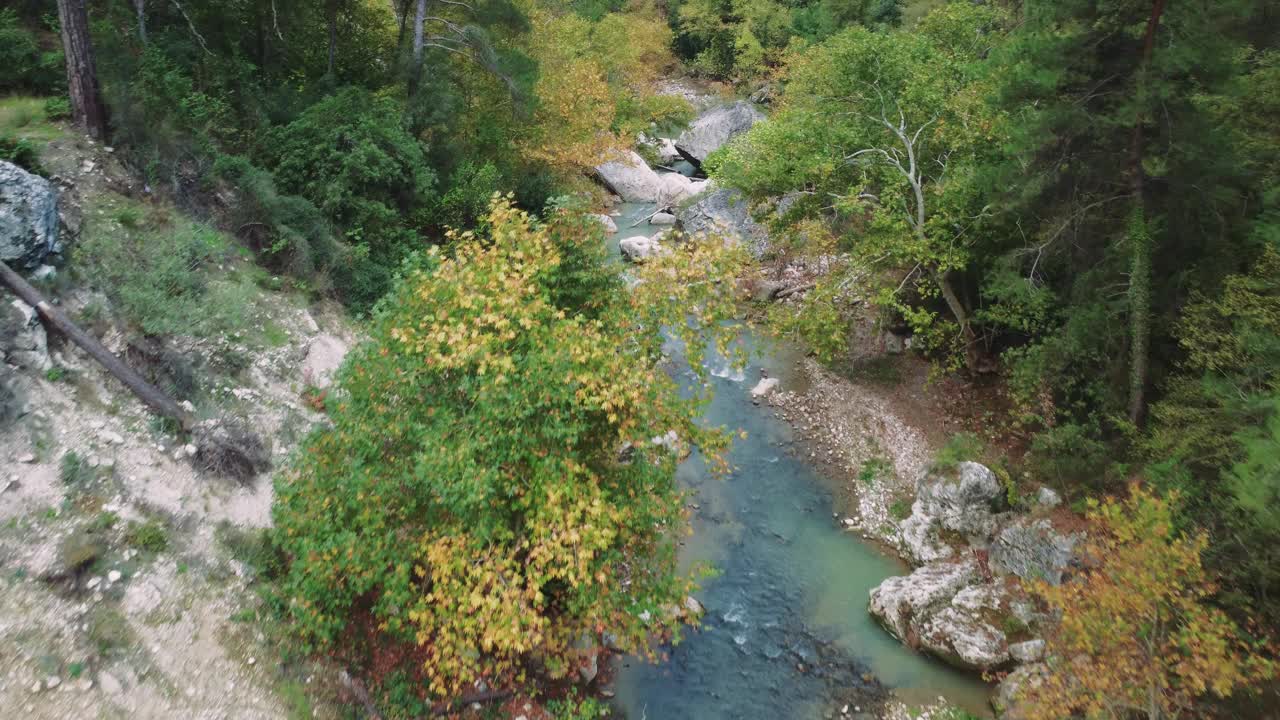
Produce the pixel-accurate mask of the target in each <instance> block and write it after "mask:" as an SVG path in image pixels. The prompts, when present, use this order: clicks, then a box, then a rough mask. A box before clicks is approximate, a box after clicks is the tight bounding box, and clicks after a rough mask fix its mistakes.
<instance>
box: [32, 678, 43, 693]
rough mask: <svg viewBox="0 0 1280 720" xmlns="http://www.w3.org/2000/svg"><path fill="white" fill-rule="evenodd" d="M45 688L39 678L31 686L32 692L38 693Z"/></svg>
mask: <svg viewBox="0 0 1280 720" xmlns="http://www.w3.org/2000/svg"><path fill="white" fill-rule="evenodd" d="M43 689H44V683H42V682H40V681H39V680H37V681H36V684H35V685H32V686H31V692H33V693H38V692H40V691H41V690H43Z"/></svg>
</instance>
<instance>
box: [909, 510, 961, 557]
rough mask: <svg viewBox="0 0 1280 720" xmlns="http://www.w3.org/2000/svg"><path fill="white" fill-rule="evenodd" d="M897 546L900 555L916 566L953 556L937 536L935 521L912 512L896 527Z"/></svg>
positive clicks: (951, 551) (951, 550) (927, 516)
mask: <svg viewBox="0 0 1280 720" xmlns="http://www.w3.org/2000/svg"><path fill="white" fill-rule="evenodd" d="M914 507H915V506H914V505H913V506H912V508H913V510H914ZM898 544H899V548H900V549H901V550H902V554H903V555H905V556H906V557H907V559H908V560H911V561H912V562H914V563H916V564H917V565H924V564H926V563H932V562H938V561H939V560H946V559H947V558H949V557H951V556H952V555H954V554H955V550H953V549H952V548H951V546H950V545H948V544H946V543H945V542H943V541H942V538H941V537H940V536H939V533H938V523H937V519H936V518H933V517H931V516H929V515H924V514H922V513H917V512H914V511H913V512H912V514H911V516H910V517H908V518H907V519H906V520H903V521H902V524H901V525H899V526H898Z"/></svg>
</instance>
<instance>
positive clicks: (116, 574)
mask: <svg viewBox="0 0 1280 720" xmlns="http://www.w3.org/2000/svg"><path fill="white" fill-rule="evenodd" d="M121 577H122V576H121V574H120V571H119V570H112V571H111V572H109V573H107V582H109V583H116V582H120V578H121Z"/></svg>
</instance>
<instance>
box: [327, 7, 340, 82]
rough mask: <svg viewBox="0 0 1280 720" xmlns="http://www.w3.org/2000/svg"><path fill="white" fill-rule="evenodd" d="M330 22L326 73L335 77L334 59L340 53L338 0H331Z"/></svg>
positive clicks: (329, 9)
mask: <svg viewBox="0 0 1280 720" xmlns="http://www.w3.org/2000/svg"><path fill="white" fill-rule="evenodd" d="M328 22H329V64H328V66H327V68H326V70H325V74H326V75H328V76H329V77H333V64H334V59H335V58H336V57H337V55H338V0H329V7H328Z"/></svg>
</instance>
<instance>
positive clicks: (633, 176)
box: [596, 150, 663, 202]
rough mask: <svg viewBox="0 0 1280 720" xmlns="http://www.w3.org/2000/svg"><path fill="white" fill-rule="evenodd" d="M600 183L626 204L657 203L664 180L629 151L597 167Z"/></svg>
mask: <svg viewBox="0 0 1280 720" xmlns="http://www.w3.org/2000/svg"><path fill="white" fill-rule="evenodd" d="M596 176H597V177H599V178H600V182H602V183H604V185H605V187H607V188H609V190H611V191H612V192H613V193H614V194H615V195H617V196H618V197H620V198H622V199H623V200H624V201H625V202H657V201H658V197H659V195H660V194H661V193H662V188H663V184H662V179H661V177H659V175H658V173H656V172H654V171H653V168H651V167H649V166H648V164H646V163H645V161H644V158H642V157H640V156H639V155H637V154H636V153H634V152H632V151H630V150H628V151H625V152H622V153H619V154H618V156H617V157H616V158H615V159H613V160H610V161H609V162H606V163H602V164H601V165H598V166H597V167H596Z"/></svg>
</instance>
